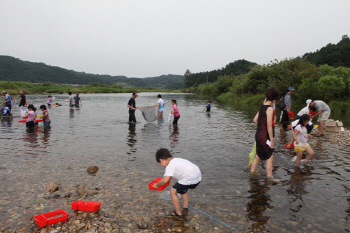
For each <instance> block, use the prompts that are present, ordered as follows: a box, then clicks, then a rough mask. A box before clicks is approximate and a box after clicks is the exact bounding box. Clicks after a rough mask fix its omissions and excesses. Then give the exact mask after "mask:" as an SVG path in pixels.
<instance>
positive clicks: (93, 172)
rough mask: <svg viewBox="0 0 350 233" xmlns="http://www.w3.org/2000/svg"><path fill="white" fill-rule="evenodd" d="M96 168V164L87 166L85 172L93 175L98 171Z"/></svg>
mask: <svg viewBox="0 0 350 233" xmlns="http://www.w3.org/2000/svg"><path fill="white" fill-rule="evenodd" d="M98 170H99V168H98V167H97V166H90V167H88V169H87V172H88V173H89V174H90V175H94V174H96V173H97V172H98Z"/></svg>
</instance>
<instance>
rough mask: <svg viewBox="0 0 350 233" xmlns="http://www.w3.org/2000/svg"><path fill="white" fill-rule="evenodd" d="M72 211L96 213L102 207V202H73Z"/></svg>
mask: <svg viewBox="0 0 350 233" xmlns="http://www.w3.org/2000/svg"><path fill="white" fill-rule="evenodd" d="M71 206H72V210H80V211H89V212H95V211H96V210H99V209H100V207H101V202H92V201H82V200H78V201H73V202H72V203H71Z"/></svg>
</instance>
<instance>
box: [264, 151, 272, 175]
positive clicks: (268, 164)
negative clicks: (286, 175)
mask: <svg viewBox="0 0 350 233" xmlns="http://www.w3.org/2000/svg"><path fill="white" fill-rule="evenodd" d="M265 166H266V174H267V177H268V178H272V167H273V155H271V157H270V158H269V159H268V160H266V164H265Z"/></svg>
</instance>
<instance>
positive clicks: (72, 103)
mask: <svg viewBox="0 0 350 233" xmlns="http://www.w3.org/2000/svg"><path fill="white" fill-rule="evenodd" d="M68 95H69V97H68V100H69V108H70V109H73V107H74V98H73V96H72V92H71V91H68Z"/></svg>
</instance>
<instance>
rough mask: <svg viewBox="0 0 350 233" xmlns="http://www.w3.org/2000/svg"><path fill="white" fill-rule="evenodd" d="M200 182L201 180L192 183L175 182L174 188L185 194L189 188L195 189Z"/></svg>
mask: <svg viewBox="0 0 350 233" xmlns="http://www.w3.org/2000/svg"><path fill="white" fill-rule="evenodd" d="M199 183H200V182H198V183H197V184H190V185H184V184H179V183H176V184H174V186H173V189H176V192H177V193H180V194H185V193H187V191H188V190H189V189H195V188H196V187H197V185H199Z"/></svg>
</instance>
